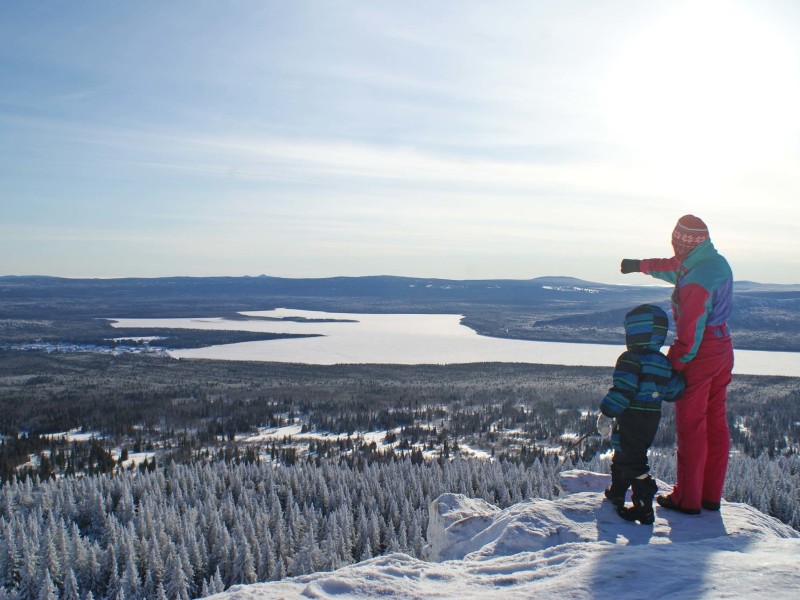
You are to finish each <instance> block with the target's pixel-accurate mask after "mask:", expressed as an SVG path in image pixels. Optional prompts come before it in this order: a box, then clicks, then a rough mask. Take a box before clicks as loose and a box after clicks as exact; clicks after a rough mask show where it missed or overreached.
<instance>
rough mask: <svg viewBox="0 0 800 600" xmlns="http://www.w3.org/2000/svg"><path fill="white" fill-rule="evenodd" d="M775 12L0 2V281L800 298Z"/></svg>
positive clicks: (791, 98) (799, 251) (785, 4)
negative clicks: (622, 269) (761, 289)
mask: <svg viewBox="0 0 800 600" xmlns="http://www.w3.org/2000/svg"><path fill="white" fill-rule="evenodd" d="M797 106H800V5H798V4H797V3H796V2H793V1H792V0H765V1H758V2H757V1H751V2H736V1H731V2H714V1H699V2H678V1H672V2H639V1H637V0H626V1H611V0H606V1H599V2H577V1H573V0H565V1H563V2H544V1H534V0H524V1H519V2H517V1H502V0H500V1H497V2H476V1H470V0H460V1H455V0H449V1H442V2H427V1H420V0H406V1H404V2H392V1H388V0H377V1H366V0H353V1H349V2H334V1H325V0H318V1H313V2H312V1H306V0H294V1H292V2H283V1H272V0H260V1H254V0H253V1H249V0H237V1H228V2H226V1H221V0H220V1H215V2H209V1H204V0H191V1H189V0H186V1H183V0H172V1H170V2H156V1H137V2H133V1H126V0H121V1H119V2H113V3H112V2H105V1H88V0H87V1H85V2H79V3H67V2H60V3H52V2H50V3H43V2H42V3H40V2H3V3H2V4H0V215H2V217H1V218H0V275H30V274H39V275H56V276H65V277H122V276H143V277H157V276H172V275H190V276H205V275H232V276H237V275H259V274H267V275H273V276H282V277H328V276H340V275H345V276H358V275H403V276H414V277H441V278H450V279H496V278H510V279H529V278H533V277H539V276H548V275H565V276H573V277H580V278H583V279H588V280H591V281H600V282H607V283H623V282H624V283H638V284H646V283H651V282H653V280H651V279H649V278H647V277H646V276H644V275H639V274H634V275H627V276H623V275H621V274H620V273H619V262H620V259H621V258H623V257H627V258H646V257H662V256H670V255H671V248H670V244H669V240H670V234H671V231H672V228H673V227H674V224H675V222H676V220H677V219H678V218H679V217H680V216H681V215H683V214H687V213H692V214H695V215H697V216H699V217H701V218H703V219H704V220H705V221H706V223H707V224H708V226H709V229H710V232H711V237H712V240H713V242H714V243H715V245H716V246H717V248H718V249H719V250H720V251H721V252H722V253H723V254H724V255H725V256H726V257H727V258H728V260H729V262H730V263H731V265H732V267H733V270H734V275H735V277H736V279H739V280H753V281H762V282H771V283H798V282H800V241H798V235H797V234H798V225H797V224H798V223H800V202H798V197H800V111H798V110H797V108H796V107H797Z"/></svg>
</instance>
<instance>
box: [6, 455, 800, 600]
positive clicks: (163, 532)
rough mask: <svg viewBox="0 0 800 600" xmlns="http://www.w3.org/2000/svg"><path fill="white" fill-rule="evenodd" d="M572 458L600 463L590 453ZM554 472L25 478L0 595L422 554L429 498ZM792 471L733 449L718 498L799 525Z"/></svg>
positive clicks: (119, 589)
mask: <svg viewBox="0 0 800 600" xmlns="http://www.w3.org/2000/svg"><path fill="white" fill-rule="evenodd" d="M653 462H654V465H653V466H654V472H655V473H656V475H657V476H659V477H661V478H664V479H667V480H669V479H670V478H671V477H672V476H673V473H672V471H673V470H674V460H673V459H672V458H671V457H670V456H655V457H654V461H653ZM572 463H573V461H571V460H568V461H566V464H567V465H570V466H572ZM577 466H578V467H579V468H587V469H591V470H595V471H603V470H607V463H606V462H605V461H604V460H602V459H600V458H595V459H593V460H592V461H590V462H588V463H583V462H581V461H578V462H577ZM564 467H565V463H563V462H562V461H560V460H559V459H558V458H557V457H551V458H548V459H545V460H536V461H534V462H533V463H532V464H531V465H530V466H529V467H526V466H523V465H521V464H519V463H515V462H511V461H485V460H461V459H456V460H453V461H446V460H445V461H430V462H423V463H413V462H412V461H411V460H410V459H404V460H394V461H390V462H375V463H370V462H368V461H365V460H363V459H362V460H354V461H350V462H348V461H339V462H337V463H330V464H316V463H315V462H313V461H301V462H298V463H296V464H295V465H293V466H280V465H275V464H269V463H266V462H260V463H253V464H245V463H241V464H232V463H230V462H216V463H207V464H199V463H197V464H193V465H176V464H172V465H170V466H168V467H164V468H159V469H156V470H154V471H152V472H143V473H139V472H126V473H122V474H118V475H116V476H112V475H108V474H106V475H98V476H94V477H82V478H75V477H69V478H63V479H58V480H47V481H38V480H36V479H35V478H27V479H26V480H25V481H24V482H13V483H8V484H6V485H5V486H4V487H3V488H2V490H0V576H1V577H2V580H0V583H2V587H1V589H2V591H0V597H5V598H62V599H70V600H74V599H79V598H81V599H82V598H127V599H129V600H130V599H137V598H170V599H171V598H193V597H199V596H204V595H207V594H210V593H214V592H219V591H222V590H223V589H225V588H227V587H229V586H231V585H233V584H238V583H253V582H256V581H269V580H277V579H282V578H283V577H285V576H290V575H299V574H308V573H311V572H314V571H319V570H331V569H336V568H339V567H342V566H344V565H347V564H350V563H353V562H357V561H360V560H364V559H367V558H370V557H373V556H376V555H379V554H383V553H386V552H397V551H401V552H405V553H407V554H410V555H412V556H415V557H423V553H424V547H425V535H426V526H427V523H428V514H427V512H428V505H429V503H430V502H431V501H432V500H433V499H434V498H436V497H437V496H439V495H440V494H442V493H445V492H455V493H461V494H464V495H466V496H469V497H476V498H482V499H485V500H487V501H489V502H491V503H492V504H495V505H497V506H499V507H507V506H509V505H511V504H514V503H517V502H520V501H521V500H524V499H527V498H532V497H539V498H553V497H554V496H555V495H557V494H558V476H557V474H558V472H559V471H561V470H562V469H563V468H564ZM798 472H800V458H798V456H797V455H792V456H788V457H778V458H772V459H770V458H769V457H768V456H766V455H764V456H762V457H759V458H749V457H743V456H740V457H734V458H733V460H732V463H731V467H730V474H729V477H728V485H727V487H726V489H725V498H726V499H728V500H729V501H739V502H746V503H749V504H752V505H753V506H755V507H757V508H759V509H760V510H762V511H764V512H766V513H768V514H772V515H774V516H776V517H778V518H779V519H780V520H782V521H783V522H785V523H788V524H790V525H792V526H793V527H794V528H796V529H797V528H800V508H799V507H800V504H799V503H798V501H797V498H798V494H800V487H799V486H798Z"/></svg>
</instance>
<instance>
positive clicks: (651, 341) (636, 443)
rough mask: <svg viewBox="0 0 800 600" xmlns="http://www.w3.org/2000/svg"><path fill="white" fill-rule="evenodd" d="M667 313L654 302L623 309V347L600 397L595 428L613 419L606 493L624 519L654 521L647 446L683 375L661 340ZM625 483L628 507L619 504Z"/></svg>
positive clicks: (680, 389)
mask: <svg viewBox="0 0 800 600" xmlns="http://www.w3.org/2000/svg"><path fill="white" fill-rule="evenodd" d="M668 329H669V319H668V317H667V313H665V312H664V311H663V310H662V309H660V308H659V307H658V306H653V305H651V304H642V305H641V306H637V307H636V308H634V309H633V310H632V311H630V312H629V313H628V314H627V315H625V345H626V346H627V350H626V351H625V352H623V353H622V354H621V355H620V356H619V358H618V359H617V364H616V367H615V368H614V383H613V387H612V388H611V389H610V390H608V393H607V394H606V395H605V397H604V398H603V400H602V402H601V403H600V412H601V413H602V415H601V416H600V417H599V418H598V430H601V429H603V428H604V421H607V420H610V419H609V417H611V418H614V419H616V420H615V421H613V423H612V424H611V425H612V429H611V444H612V446H613V447H614V456H613V458H612V459H611V485H610V486H608V488H606V497H607V498H608V499H609V500H611V502H612V503H613V504H614V506H615V508H616V509H617V513H618V514H619V515H620V516H621V517H622V518H623V519H626V520H628V521H639V522H640V523H642V524H644V525H649V524H651V523H653V522H654V521H655V515H654V513H653V497H654V496H655V494H656V491H658V487H657V486H656V482H655V480H654V479H653V478H652V477H651V476H650V465H649V464H648V462H647V450H648V449H649V448H650V445H651V444H652V443H653V440H654V439H655V437H656V432H657V431H658V422H659V420H660V419H661V402H662V400H666V401H667V402H674V401H675V400H676V399H677V398H678V397H679V396H680V395H681V394H682V393H683V388H684V382H683V377H682V376H681V375H680V374H678V373H674V372H673V370H672V367H671V366H670V363H669V360H667V357H666V356H664V355H663V354H662V353H661V346H663V345H664V341H665V340H666V338H667V330H668ZM628 488H631V496H632V498H631V499H632V500H633V507H626V506H625V494H626V493H627V491H628Z"/></svg>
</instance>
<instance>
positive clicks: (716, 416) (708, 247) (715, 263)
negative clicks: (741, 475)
mask: <svg viewBox="0 0 800 600" xmlns="http://www.w3.org/2000/svg"><path fill="white" fill-rule="evenodd" d="M639 268H640V270H641V271H642V272H643V273H646V274H648V275H651V276H652V277H656V278H657V279H662V280H664V281H668V282H670V283H674V284H675V291H674V292H673V294H672V310H673V314H674V317H675V328H676V330H677V335H676V338H675V341H674V342H673V344H672V346H671V347H670V349H669V352H668V353H667V357H668V358H669V360H670V363H671V364H672V367H673V369H675V370H676V371H680V372H681V373H683V376H684V377H685V378H686V391H685V392H684V394H683V397H682V398H681V399H680V400H679V401H678V402H676V404H675V427H676V430H677V435H678V473H677V475H678V476H677V482H676V484H675V487H674V488H673V491H672V494H671V498H672V500H673V502H674V503H675V504H677V505H678V506H680V507H682V508H684V509H690V510H693V509H700V507H701V504H705V503H709V504H711V505H713V504H717V505H718V504H719V502H720V499H721V497H722V487H723V485H724V483H725V472H726V471H727V468H728V452H729V450H730V434H729V431H728V423H727V418H726V410H725V399H726V391H727V386H728V384H729V383H730V381H731V371H732V369H733V345H732V344H731V338H730V332H729V330H728V325H727V322H728V318H729V317H730V314H731V310H732V304H733V274H732V272H731V268H730V266H729V265H728V261H726V260H725V258H724V257H723V256H722V255H721V254H719V253H718V252H717V250H716V249H715V248H714V246H713V244H712V243H711V240H709V239H707V240H705V241H704V242H702V243H701V244H700V245H698V246H697V247H696V248H694V250H692V251H691V252H690V253H689V254H688V255H687V256H686V257H685V258H684V259H683V260H682V261H681V260H679V259H678V258H675V257H673V258H650V259H644V260H642V261H641V262H640V264H639Z"/></svg>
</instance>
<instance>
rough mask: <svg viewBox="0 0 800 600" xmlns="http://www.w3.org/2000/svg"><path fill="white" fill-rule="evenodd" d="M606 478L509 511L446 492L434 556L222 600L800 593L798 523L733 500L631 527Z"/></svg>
mask: <svg viewBox="0 0 800 600" xmlns="http://www.w3.org/2000/svg"><path fill="white" fill-rule="evenodd" d="M608 482H609V478H608V476H606V475H600V474H597V473H589V472H585V471H568V472H565V473H562V474H561V487H562V489H563V490H564V494H565V495H564V496H563V497H562V498H559V499H557V500H552V501H551V500H530V501H527V502H522V503H519V504H516V505H513V506H511V507H509V508H506V509H502V510H501V509H499V508H497V507H495V506H492V505H491V504H489V503H487V502H484V501H482V500H475V499H470V498H466V497H465V496H461V495H457V494H444V495H442V496H440V497H439V498H437V499H436V500H435V501H434V502H433V503H432V504H431V510H430V520H429V525H428V546H427V547H426V558H427V559H428V560H427V561H421V560H417V559H414V558H411V557H409V556H407V555H405V554H390V555H387V556H381V557H378V558H374V559H371V560H367V561H364V562H362V563H359V564H356V565H351V566H349V567H345V568H342V569H339V570H338V571H334V572H330V573H315V574H313V575H306V576H302V577H296V578H292V579H288V580H285V581H282V582H277V583H272V584H256V585H251V586H238V587H234V588H232V589H231V590H228V591H227V592H225V593H224V594H220V595H218V596H215V597H214V598H217V599H219V600H222V599H223V598H224V599H227V600H231V599H259V598H365V599H366V598H376V597H381V598H398V599H399V598H459V599H466V598H487V597H502V598H532V597H542V598H547V597H560V598H614V599H615V600H617V599H620V598H641V597H643V596H649V597H658V598H661V599H662V600H663V599H665V598H676V599H677V598H719V597H727V598H751V597H770V599H771V600H776V599H782V598H787V599H788V598H792V599H794V598H798V597H800V562H798V559H797V556H800V534H798V533H797V532H796V531H794V530H793V529H791V528H790V527H788V526H786V525H784V524H782V523H780V522H779V521H777V520H775V519H773V518H771V517H768V516H766V515H764V514H762V513H760V512H758V511H757V510H755V509H754V508H752V507H750V506H747V505H744V504H735V503H723V506H722V510H721V511H720V512H707V511H703V513H702V514H701V515H697V516H688V515H683V514H680V513H676V512H672V511H668V510H665V509H663V508H660V507H657V508H656V522H655V524H654V525H653V526H650V527H648V526H642V525H637V524H633V523H628V522H625V521H623V520H622V519H620V518H619V517H618V516H617V515H616V514H615V512H614V511H613V509H612V507H611V506H610V504H609V503H608V502H605V501H604V500H603V494H602V491H603V489H604V487H605V486H606V485H607V484H608ZM659 485H660V487H661V488H662V490H664V487H665V486H664V485H663V484H662V483H661V482H659ZM664 491H666V490H664Z"/></svg>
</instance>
